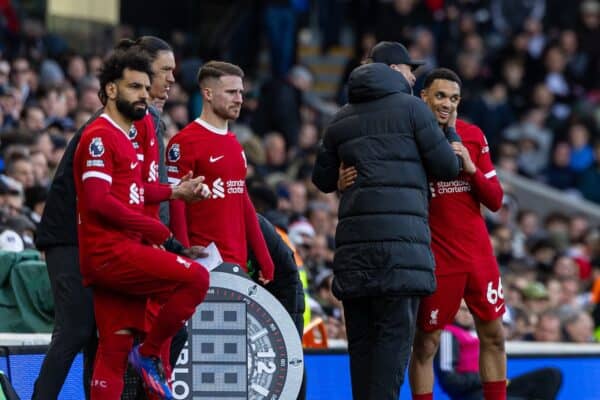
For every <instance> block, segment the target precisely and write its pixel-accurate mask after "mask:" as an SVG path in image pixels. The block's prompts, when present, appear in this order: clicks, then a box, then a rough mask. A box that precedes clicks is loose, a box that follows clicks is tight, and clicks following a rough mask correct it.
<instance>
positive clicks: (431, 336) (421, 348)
mask: <svg viewBox="0 0 600 400" xmlns="http://www.w3.org/2000/svg"><path fill="white" fill-rule="evenodd" d="M439 345H440V331H434V332H423V331H417V333H416V335H415V340H414V344H413V356H414V357H415V358H416V359H417V360H418V361H419V362H426V361H428V360H431V359H433V357H435V353H436V352H437V349H438V347H439Z"/></svg>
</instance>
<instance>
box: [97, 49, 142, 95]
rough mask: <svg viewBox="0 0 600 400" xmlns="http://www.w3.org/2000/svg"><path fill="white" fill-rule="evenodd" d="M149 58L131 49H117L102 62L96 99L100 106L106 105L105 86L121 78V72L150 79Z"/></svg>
mask: <svg viewBox="0 0 600 400" xmlns="http://www.w3.org/2000/svg"><path fill="white" fill-rule="evenodd" d="M150 64H151V63H150V58H149V57H148V55H147V54H145V53H140V52H139V51H136V50H135V48H134V47H132V48H131V49H117V50H116V51H113V52H112V54H111V55H110V56H108V58H107V59H106V60H105V61H104V65H103V66H102V69H101V71H100V76H99V77H98V78H99V79H100V90H99V91H98V97H99V98H100V101H101V102H102V104H104V105H106V102H107V100H108V95H107V94H106V85H107V84H108V83H110V82H115V81H116V80H118V79H121V78H123V71H125V70H126V69H130V70H133V71H139V72H143V73H146V74H148V77H149V78H150V79H152V69H151V67H150Z"/></svg>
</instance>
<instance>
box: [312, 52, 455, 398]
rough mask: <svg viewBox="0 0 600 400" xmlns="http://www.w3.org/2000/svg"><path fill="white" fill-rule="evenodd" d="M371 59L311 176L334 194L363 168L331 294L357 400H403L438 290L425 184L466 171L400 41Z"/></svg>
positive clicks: (345, 210) (339, 238) (348, 196)
mask: <svg viewBox="0 0 600 400" xmlns="http://www.w3.org/2000/svg"><path fill="white" fill-rule="evenodd" d="M371 59H372V61H374V62H375V63H370V64H366V65H363V66H360V67H358V68H357V69H355V70H354V71H353V72H352V74H351V75H350V79H349V83H348V86H349V104H347V105H346V106H344V107H343V108H342V109H341V110H340V111H339V112H338V113H337V114H336V115H335V116H334V118H333V120H332V122H331V123H330V125H329V126H328V127H327V130H326V132H325V135H324V137H323V142H322V144H321V147H320V149H319V153H318V156H317V161H316V165H315V169H314V171H313V177H312V179H313V182H314V183H315V185H316V186H317V187H318V188H319V189H320V190H322V191H324V192H332V191H334V190H336V188H337V181H338V169H339V167H340V165H341V164H342V163H344V165H349V166H354V167H355V168H356V171H357V177H356V182H355V184H354V185H352V186H351V187H349V188H348V189H347V190H346V191H345V192H344V193H343V194H342V197H341V199H340V209H339V223H338V226H337V231H336V238H335V240H336V251H335V258H334V280H333V292H334V294H335V296H336V297H337V298H339V299H340V300H342V302H343V304H344V314H345V319H346V330H347V332H348V351H349V353H350V372H351V379H352V394H353V398H354V399H355V400H371V399H377V400H392V399H393V400H397V399H398V395H399V391H400V386H401V384H402V380H403V377H404V371H405V369H406V364H407V362H408V357H409V355H410V348H411V345H412V341H413V334H414V329H415V320H416V316H417V307H418V304H419V299H420V298H421V297H422V296H424V295H428V294H431V293H432V292H433V291H434V290H435V279H434V274H433V269H434V262H433V256H432V254H431V248H430V235H429V228H428V227H427V216H428V211H427V210H428V204H427V197H428V193H429V187H428V183H427V182H428V181H427V179H428V176H430V177H434V178H435V179H446V180H447V179H454V178H455V177H456V176H457V175H458V172H459V164H458V159H457V157H456V156H455V154H454V152H453V151H452V148H451V147H450V144H449V143H448V140H447V139H446V137H445V135H444V133H443V132H442V131H441V129H440V128H439V126H438V124H437V122H436V120H435V118H434V116H433V114H432V113H431V111H430V110H429V109H428V108H427V106H426V105H425V104H424V103H423V102H422V101H421V100H419V99H418V98H415V97H414V96H412V95H411V93H412V85H413V84H414V81H415V77H414V75H413V73H412V69H413V68H414V67H416V66H418V65H420V63H417V62H415V61H413V60H411V59H410V57H409V55H408V52H407V51H406V48H405V47H404V46H402V45H401V44H400V43H392V42H382V43H379V44H378V45H376V46H375V47H374V48H373V51H372V53H371Z"/></svg>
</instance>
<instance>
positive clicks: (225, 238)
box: [167, 61, 274, 284]
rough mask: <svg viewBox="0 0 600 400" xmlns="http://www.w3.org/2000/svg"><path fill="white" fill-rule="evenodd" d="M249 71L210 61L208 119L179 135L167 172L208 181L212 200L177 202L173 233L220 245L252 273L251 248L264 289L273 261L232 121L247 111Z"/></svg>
mask: <svg viewBox="0 0 600 400" xmlns="http://www.w3.org/2000/svg"><path fill="white" fill-rule="evenodd" d="M243 76H244V73H243V71H242V70H241V69H240V68H239V67H238V66H236V65H233V64H229V63H226V62H220V61H210V62H208V63H206V64H204V65H203V66H202V68H201V69H200V71H199V73H198V84H199V85H200V90H201V92H202V104H203V106H202V114H201V115H200V117H199V118H197V119H195V120H194V121H193V122H191V123H190V124H188V125H187V126H186V127H185V128H183V129H182V130H181V132H179V133H177V134H176V135H175V136H174V137H173V138H172V139H171V141H170V142H169V144H168V146H167V172H168V174H169V178H170V181H171V183H177V182H178V181H179V179H181V177H183V176H186V175H187V174H188V173H189V172H190V171H192V173H193V174H194V175H196V174H201V175H202V176H204V177H205V179H206V180H205V183H207V184H208V185H209V187H210V190H211V197H210V198H208V199H206V200H203V201H202V202H198V203H190V204H184V203H183V202H181V201H174V202H171V204H170V205H171V207H170V211H171V213H170V214H171V215H170V217H171V229H172V230H173V232H174V234H175V237H176V238H177V239H178V240H180V241H181V242H182V243H183V244H184V245H189V244H192V245H199V246H207V245H208V244H210V243H211V242H215V244H216V245H217V248H218V249H219V251H220V253H221V255H222V257H223V260H224V261H225V262H230V263H234V264H237V265H240V266H241V267H242V268H244V269H245V268H246V262H247V260H248V244H249V245H250V247H251V248H252V251H253V253H254V255H255V256H256V258H257V260H258V262H259V265H260V267H261V269H260V271H259V279H260V281H261V282H262V283H263V284H266V283H268V282H269V281H271V280H273V273H274V272H273V271H274V266H273V261H272V260H271V257H270V256H269V252H268V250H267V246H266V244H265V239H264V237H263V235H262V233H261V230H260V227H259V224H258V220H257V217H256V212H255V210H254V206H253V205H252V202H251V201H250V197H249V196H248V191H247V188H246V182H245V179H246V170H247V163H246V155H245V154H244V151H243V149H242V146H241V145H240V144H239V142H238V141H237V139H236V137H235V135H234V134H233V133H232V132H230V131H229V129H228V121H230V120H235V119H236V118H237V117H238V116H239V114H240V109H241V106H242V101H243V99H242V93H243V90H244V87H243V84H242V78H243Z"/></svg>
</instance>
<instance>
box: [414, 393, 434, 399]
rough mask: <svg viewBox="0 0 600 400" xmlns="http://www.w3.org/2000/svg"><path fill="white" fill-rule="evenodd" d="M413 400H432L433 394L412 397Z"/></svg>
mask: <svg viewBox="0 0 600 400" xmlns="http://www.w3.org/2000/svg"><path fill="white" fill-rule="evenodd" d="M412 398H413V400H433V393H423V394H414V393H413V395H412Z"/></svg>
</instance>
